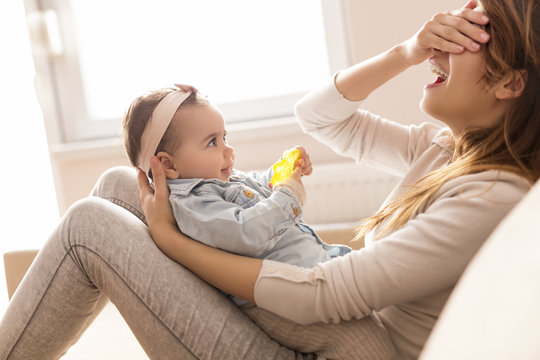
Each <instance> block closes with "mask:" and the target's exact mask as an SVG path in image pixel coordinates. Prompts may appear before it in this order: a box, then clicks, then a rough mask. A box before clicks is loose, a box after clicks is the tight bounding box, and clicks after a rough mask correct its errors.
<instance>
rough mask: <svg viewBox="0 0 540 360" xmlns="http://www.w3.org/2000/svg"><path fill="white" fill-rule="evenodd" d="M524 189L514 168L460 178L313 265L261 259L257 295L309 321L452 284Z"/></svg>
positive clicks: (261, 302)
mask: <svg viewBox="0 0 540 360" xmlns="http://www.w3.org/2000/svg"><path fill="white" fill-rule="evenodd" d="M497 176H499V180H493V179H496V177H497ZM504 178H506V180H505V179H504ZM528 189H529V185H528V184H526V182H525V181H524V180H523V179H521V178H519V177H518V176H516V175H512V174H506V176H503V175H500V174H499V175H498V173H497V172H495V171H487V172H485V173H480V174H474V175H468V176H464V177H462V178H458V179H456V180H454V181H451V182H449V183H447V184H446V185H445V186H443V188H442V189H441V191H440V192H439V193H438V196H437V197H436V199H435V201H433V202H432V203H431V205H430V206H429V207H428V208H427V209H426V210H425V211H424V212H423V213H421V214H419V215H418V216H416V217H415V218H414V219H412V220H409V221H408V222H407V223H406V224H405V225H404V226H402V227H401V228H399V229H398V230H396V231H395V232H393V233H391V234H390V235H388V236H386V237H385V238H382V239H380V240H378V241H376V242H374V243H373V244H371V245H370V246H368V247H366V248H363V249H361V250H358V251H353V252H352V253H350V254H348V255H345V256H343V257H338V258H334V259H332V260H331V261H328V262H326V263H321V264H319V265H318V266H317V267H315V268H313V269H304V268H298V267H295V266H291V265H288V264H282V263H277V262H273V261H268V260H265V261H264V262H263V267H262V269H261V272H260V274H259V278H258V280H257V282H256V285H255V301H256V303H257V305H258V306H260V307H262V308H265V309H267V310H269V311H271V312H274V313H276V314H278V315H281V316H283V317H285V318H288V319H291V320H293V321H296V322H298V323H302V324H308V323H314V322H319V321H322V322H339V321H340V320H349V319H351V318H361V317H364V316H366V315H368V314H370V313H371V312H372V311H373V310H381V309H383V308H385V307H387V306H389V305H397V304H403V303H408V302H412V301H415V300H420V299H422V298H424V297H427V296H430V295H432V294H434V293H436V292H438V291H442V290H446V289H451V288H453V286H454V285H455V284H456V282H457V280H458V279H459V277H460V276H461V274H462V272H463V271H464V270H465V267H466V266H467V264H468V262H469V261H470V260H471V258H472V257H473V255H474V254H475V253H476V251H477V250H478V249H479V247H480V246H481V245H482V243H483V242H484V240H485V239H486V238H487V237H488V236H489V234H490V233H491V232H492V230H493V229H494V228H495V226H496V225H497V223H498V222H499V221H500V220H501V219H502V218H503V217H504V216H505V215H506V214H507V213H508V212H509V211H510V210H511V209H512V207H513V206H514V205H515V204H516V203H517V202H518V201H519V200H520V199H521V198H522V197H523V196H524V194H525V193H526V192H527V190H528ZM297 299H302V301H297Z"/></svg>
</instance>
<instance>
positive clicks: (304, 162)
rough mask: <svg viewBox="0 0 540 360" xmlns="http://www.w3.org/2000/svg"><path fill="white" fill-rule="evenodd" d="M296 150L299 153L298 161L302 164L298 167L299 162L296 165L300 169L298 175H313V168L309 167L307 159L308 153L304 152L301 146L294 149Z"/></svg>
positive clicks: (309, 163) (309, 161) (308, 159)
mask: <svg viewBox="0 0 540 360" xmlns="http://www.w3.org/2000/svg"><path fill="white" fill-rule="evenodd" d="M295 149H296V150H298V151H300V160H302V164H301V165H300V162H298V163H297V164H296V165H297V166H299V167H300V168H301V172H300V175H302V176H304V175H306V176H309V175H311V173H313V167H312V165H311V159H310V158H309V155H308V153H307V152H306V149H304V148H303V147H302V146H297V147H295Z"/></svg>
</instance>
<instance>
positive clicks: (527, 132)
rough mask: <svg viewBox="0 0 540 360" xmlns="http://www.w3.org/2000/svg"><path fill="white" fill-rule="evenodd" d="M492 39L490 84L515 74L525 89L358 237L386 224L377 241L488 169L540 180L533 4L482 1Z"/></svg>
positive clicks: (460, 140) (538, 63)
mask: <svg viewBox="0 0 540 360" xmlns="http://www.w3.org/2000/svg"><path fill="white" fill-rule="evenodd" d="M481 3H482V6H483V9H484V12H485V14H486V15H487V16H488V18H489V19H490V22H489V24H488V25H487V27H486V31H488V32H489V33H490V35H491V37H490V41H489V42H488V43H487V44H486V46H485V48H484V55H485V62H486V73H485V75H484V78H483V81H484V82H485V83H486V84H487V85H488V86H489V85H493V84H495V83H497V82H499V81H500V80H501V79H503V78H505V77H507V76H509V75H511V74H515V72H516V71H518V72H519V73H520V74H524V78H525V81H526V82H525V88H524V90H523V92H522V94H521V95H520V96H519V97H518V98H517V99H515V100H514V102H513V105H512V106H511V107H510V108H509V109H508V111H507V112H506V114H505V116H504V118H503V119H502V122H501V123H500V124H498V125H497V126H496V127H494V128H489V129H471V130H467V131H465V132H463V133H462V134H459V136H457V137H456V138H455V139H453V145H454V157H453V161H452V162H451V163H450V164H449V165H448V166H445V167H443V168H440V169H438V170H435V171H433V172H431V173H429V174H427V175H426V176H424V177H423V178H421V179H420V180H418V181H417V182H416V183H415V184H413V185H412V186H411V187H410V188H409V189H407V190H406V191H405V192H404V193H403V194H402V195H400V196H397V197H396V198H395V199H393V200H392V201H391V202H390V203H388V204H387V205H386V206H385V207H383V208H382V209H381V210H379V212H378V213H377V214H375V215H374V216H372V217H369V218H367V219H366V220H364V221H363V223H362V224H361V225H360V227H359V232H358V235H357V238H362V237H363V236H364V235H365V234H367V233H368V232H369V231H371V230H372V229H374V228H375V227H376V226H377V225H379V224H382V223H385V224H384V225H385V226H384V228H383V229H381V231H379V232H378V237H381V236H382V235H384V234H385V233H387V232H388V231H389V230H390V229H396V228H399V227H400V226H402V225H403V224H405V223H406V222H407V221H408V220H409V219H411V218H413V217H414V216H416V215H417V214H418V213H419V211H421V209H422V208H423V207H425V206H426V205H427V204H428V203H429V201H430V200H431V199H433V197H434V196H435V194H436V193H437V191H439V189H440V188H441V186H442V185H443V184H445V183H446V182H448V181H450V180H453V179H456V178H458V177H460V176H463V175H467V174H474V173H479V172H482V171H487V170H499V171H510V172H513V173H517V174H519V175H521V176H523V177H524V178H525V179H527V180H528V181H529V182H531V183H534V182H536V180H538V178H539V177H540V82H539V80H540V75H539V69H540V55H539V50H540V44H539V38H540V28H539V25H540V6H539V1H538V0H482V1H481Z"/></svg>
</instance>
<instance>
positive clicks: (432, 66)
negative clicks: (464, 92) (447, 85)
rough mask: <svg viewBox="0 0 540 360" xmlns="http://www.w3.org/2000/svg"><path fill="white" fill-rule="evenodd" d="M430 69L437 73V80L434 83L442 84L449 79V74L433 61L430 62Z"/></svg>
mask: <svg viewBox="0 0 540 360" xmlns="http://www.w3.org/2000/svg"><path fill="white" fill-rule="evenodd" d="M429 70H430V71H431V72H432V73H434V74H435V75H437V80H435V82H434V84H440V83H442V82H445V81H446V79H448V74H447V73H446V72H445V71H444V70H443V69H441V68H440V67H439V66H438V65H437V64H434V63H433V62H431V63H430V64H429Z"/></svg>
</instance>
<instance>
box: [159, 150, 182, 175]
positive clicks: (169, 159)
mask: <svg viewBox="0 0 540 360" xmlns="http://www.w3.org/2000/svg"><path fill="white" fill-rule="evenodd" d="M156 156H157V158H158V159H159V161H160V162H161V164H162V165H163V168H164V169H165V175H166V176H167V179H171V180H173V179H178V178H180V172H179V171H178V169H177V167H176V164H175V162H174V157H173V156H172V155H171V154H169V153H167V152H165V151H160V152H159V153H158V154H157V155H156Z"/></svg>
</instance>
